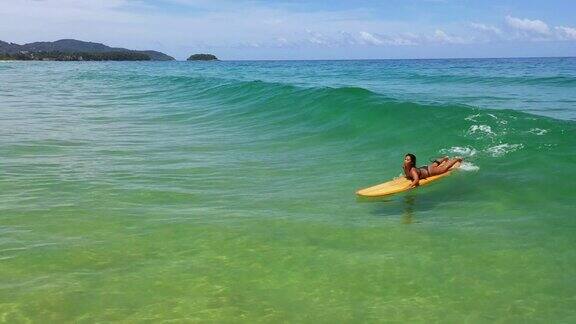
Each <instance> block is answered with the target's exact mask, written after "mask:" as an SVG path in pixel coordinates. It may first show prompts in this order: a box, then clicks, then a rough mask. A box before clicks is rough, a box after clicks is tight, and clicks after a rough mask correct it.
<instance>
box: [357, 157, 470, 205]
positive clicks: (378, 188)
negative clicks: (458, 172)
mask: <svg viewBox="0 0 576 324" xmlns="http://www.w3.org/2000/svg"><path fill="white" fill-rule="evenodd" d="M459 167H460V162H456V164H454V165H453V166H452V167H451V168H450V170H448V172H446V173H442V174H440V175H436V176H432V177H429V178H426V179H423V180H420V182H419V184H420V185H421V186H425V185H427V184H429V183H430V182H432V181H436V180H438V179H440V178H443V177H445V176H447V175H450V174H451V173H452V171H454V169H457V168H459ZM410 183H412V181H410V180H408V179H406V177H405V176H401V177H398V178H395V179H394V180H390V181H388V182H384V183H381V184H379V185H375V186H372V187H368V188H364V189H360V190H358V191H356V194H357V195H358V196H362V197H382V196H387V195H392V194H395V193H399V192H402V191H406V190H410Z"/></svg>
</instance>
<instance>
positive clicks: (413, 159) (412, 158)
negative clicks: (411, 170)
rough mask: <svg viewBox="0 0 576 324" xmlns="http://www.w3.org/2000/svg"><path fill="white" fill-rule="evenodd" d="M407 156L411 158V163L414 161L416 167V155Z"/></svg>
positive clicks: (409, 154) (413, 164)
mask: <svg viewBox="0 0 576 324" xmlns="http://www.w3.org/2000/svg"><path fill="white" fill-rule="evenodd" d="M405 156H409V157H410V161H412V166H413V167H416V155H414V154H412V153H408V154H406V155H405Z"/></svg>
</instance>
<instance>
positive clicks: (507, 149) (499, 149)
mask: <svg viewBox="0 0 576 324" xmlns="http://www.w3.org/2000/svg"><path fill="white" fill-rule="evenodd" d="M523 147H524V145H522V144H508V143H504V144H500V145H496V146H492V147H489V148H487V149H486V152H488V153H489V154H490V155H492V156H493V157H501V156H504V155H506V154H508V153H511V152H514V151H517V150H520V149H522V148H523Z"/></svg>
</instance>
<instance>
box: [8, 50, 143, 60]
mask: <svg viewBox="0 0 576 324" xmlns="http://www.w3.org/2000/svg"><path fill="white" fill-rule="evenodd" d="M0 60H16V61H150V60H151V58H150V56H149V55H147V54H144V53H137V52H104V53H87V52H75V53H64V52H38V53H29V52H20V53H16V54H0Z"/></svg>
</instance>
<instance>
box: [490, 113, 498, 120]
mask: <svg viewBox="0 0 576 324" xmlns="http://www.w3.org/2000/svg"><path fill="white" fill-rule="evenodd" d="M488 116H490V117H492V118H494V119H498V117H496V116H495V115H492V114H488Z"/></svg>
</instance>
